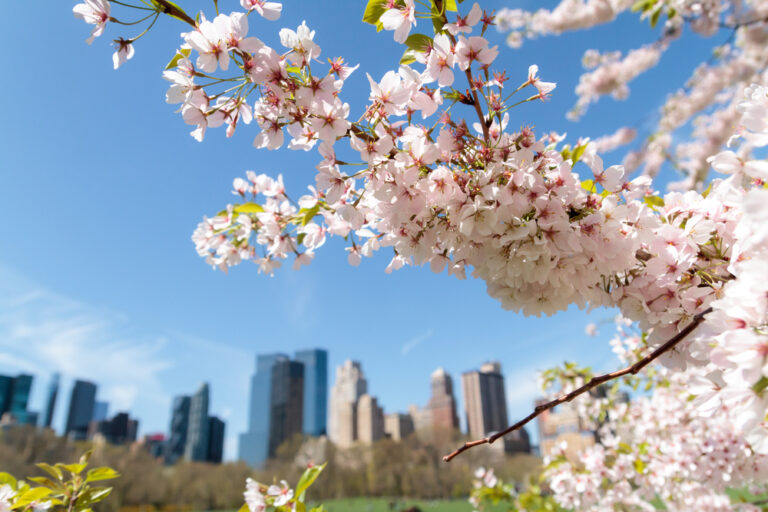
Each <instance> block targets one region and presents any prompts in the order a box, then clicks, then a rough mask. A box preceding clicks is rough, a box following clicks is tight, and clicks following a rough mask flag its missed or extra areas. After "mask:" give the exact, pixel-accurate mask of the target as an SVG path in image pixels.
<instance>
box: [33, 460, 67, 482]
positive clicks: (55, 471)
mask: <svg viewBox="0 0 768 512" xmlns="http://www.w3.org/2000/svg"><path fill="white" fill-rule="evenodd" d="M37 467H39V468H40V469H42V470H43V471H45V472H46V473H48V474H49V475H51V476H52V477H53V478H55V479H56V480H62V479H63V478H64V475H62V473H61V470H60V469H59V468H58V467H53V466H51V465H50V464H46V463H45V462H41V463H40V464H37Z"/></svg>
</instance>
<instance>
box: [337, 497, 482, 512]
mask: <svg viewBox="0 0 768 512" xmlns="http://www.w3.org/2000/svg"><path fill="white" fill-rule="evenodd" d="M323 505H325V508H326V510H328V512H400V511H402V510H405V509H407V508H410V507H413V506H415V507H418V508H419V509H420V510H421V511H422V512H471V511H472V506H471V505H470V504H469V503H468V502H467V501H466V500H439V501H422V500H409V499H403V498H398V499H387V498H347V499H343V500H328V501H324V502H323ZM390 505H392V506H391V507H390Z"/></svg>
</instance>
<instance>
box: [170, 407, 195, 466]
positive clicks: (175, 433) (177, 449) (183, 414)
mask: <svg viewBox="0 0 768 512" xmlns="http://www.w3.org/2000/svg"><path fill="white" fill-rule="evenodd" d="M189 403H190V398H189V397H188V396H177V397H176V398H174V399H173V405H172V408H171V426H170V432H169V435H168V443H167V444H166V446H165V462H166V463H167V464H175V463H176V461H177V460H179V459H180V458H182V457H183V456H184V448H185V446H186V445H187V430H189Z"/></svg>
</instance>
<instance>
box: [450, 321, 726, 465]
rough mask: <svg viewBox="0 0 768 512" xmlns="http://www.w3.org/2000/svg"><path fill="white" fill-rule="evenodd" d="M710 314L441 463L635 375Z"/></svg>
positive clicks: (462, 447)
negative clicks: (644, 353)
mask: <svg viewBox="0 0 768 512" xmlns="http://www.w3.org/2000/svg"><path fill="white" fill-rule="evenodd" d="M711 312H712V308H707V309H706V310H704V311H702V312H701V313H699V314H698V315H696V316H694V317H693V320H692V321H691V323H689V324H688V325H686V326H685V327H684V328H683V330H681V331H680V332H679V333H677V334H676V335H675V336H673V337H672V338H670V339H669V340H667V341H666V342H664V344H663V345H661V346H660V347H658V348H657V349H656V350H654V351H653V352H651V353H650V354H648V355H647V356H645V357H643V358H642V359H640V360H639V361H637V362H636V363H634V364H632V365H630V366H627V367H626V368H622V369H621V370H616V371H615V372H611V373H605V374H603V375H598V376H597V377H592V379H590V380H589V382H587V383H586V384H584V385H583V386H581V387H580V388H577V389H574V390H573V391H571V392H570V393H567V394H565V395H562V396H560V397H558V398H555V399H554V400H551V401H549V402H546V403H543V404H540V405H537V406H536V408H535V409H534V410H533V412H532V413H531V414H529V415H528V416H526V417H525V418H523V419H522V420H520V421H518V422H517V423H515V424H514V425H511V426H509V427H507V428H506V429H504V430H502V431H501V432H496V433H495V434H493V435H491V436H488V437H484V438H482V439H477V440H475V441H468V442H466V443H464V444H463V445H462V446H460V447H459V448H457V449H456V450H454V451H452V452H451V453H449V454H448V455H446V456H445V457H443V461H445V462H450V460H451V459H453V458H454V457H456V456H457V455H459V454H461V453H463V452H465V451H467V450H469V449H470V448H473V447H475V446H479V445H481V444H491V443H493V442H494V441H496V440H497V439H499V438H501V437H504V436H505V435H507V434H509V433H511V432H514V431H515V430H519V429H520V428H522V427H523V426H524V425H525V424H526V423H528V422H530V421H531V420H532V419H534V418H536V417H537V416H539V415H540V414H541V413H543V412H544V411H548V410H549V409H552V408H553V407H555V406H557V405H560V404H562V403H564V402H570V401H571V400H573V399H574V398H576V397H577V396H579V395H583V394H584V393H586V392H588V391H590V390H592V389H594V388H596V387H597V386H599V385H601V384H604V383H606V382H609V381H612V380H614V379H618V378H619V377H623V376H625V375H629V374H632V375H636V374H637V373H638V372H640V370H642V369H643V368H645V367H646V366H648V365H649V364H651V362H653V361H654V360H656V359H658V358H659V356H661V355H662V354H664V353H665V352H667V351H669V350H671V349H672V348H674V347H675V345H677V344H678V343H680V342H681V341H682V340H683V339H684V338H685V337H686V336H688V335H689V334H691V333H692V332H693V331H694V330H695V329H696V327H698V326H699V324H700V323H701V322H703V321H704V317H705V316H706V315H708V314H709V313H711Z"/></svg>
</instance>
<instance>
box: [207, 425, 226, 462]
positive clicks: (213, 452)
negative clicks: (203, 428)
mask: <svg viewBox="0 0 768 512" xmlns="http://www.w3.org/2000/svg"><path fill="white" fill-rule="evenodd" d="M224 429H225V424H224V422H223V421H222V420H220V419H219V418H217V417H216V416H211V417H210V418H208V457H207V459H208V462H214V463H216V464H220V463H221V459H222V458H223V456H224Z"/></svg>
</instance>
